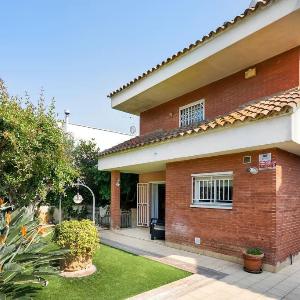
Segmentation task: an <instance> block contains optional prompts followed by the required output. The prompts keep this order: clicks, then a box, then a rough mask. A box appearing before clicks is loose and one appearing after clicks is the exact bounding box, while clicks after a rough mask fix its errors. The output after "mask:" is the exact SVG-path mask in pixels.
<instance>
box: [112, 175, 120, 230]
mask: <svg viewBox="0 0 300 300" xmlns="http://www.w3.org/2000/svg"><path fill="white" fill-rule="evenodd" d="M119 182H120V172H119V171H112V172H111V201H110V223H111V228H112V229H119V228H120V225H121V211H120V187H119V186H118V183H119Z"/></svg>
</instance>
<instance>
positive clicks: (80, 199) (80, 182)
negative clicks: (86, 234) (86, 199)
mask: <svg viewBox="0 0 300 300" xmlns="http://www.w3.org/2000/svg"><path fill="white" fill-rule="evenodd" d="M75 186H76V187H77V189H78V188H79V187H80V186H82V187H85V188H86V189H88V190H89V191H90V193H91V194H92V197H93V212H92V219H93V223H95V210H96V209H95V206H96V199H95V194H94V192H93V191H92V190H91V189H90V188H89V187H88V186H87V185H86V184H84V183H83V182H82V181H80V179H79V178H78V179H77V182H76V183H75ZM73 200H74V202H75V203H77V204H78V203H81V202H82V201H83V198H82V196H81V195H80V194H79V193H77V195H75V196H74V198H73Z"/></svg>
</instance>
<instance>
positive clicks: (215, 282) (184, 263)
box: [100, 228, 300, 300]
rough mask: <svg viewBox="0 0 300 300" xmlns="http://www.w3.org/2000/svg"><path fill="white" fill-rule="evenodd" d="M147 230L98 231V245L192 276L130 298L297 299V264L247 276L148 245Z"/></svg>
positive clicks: (223, 264)
mask: <svg viewBox="0 0 300 300" xmlns="http://www.w3.org/2000/svg"><path fill="white" fill-rule="evenodd" d="M147 233H148V229H147V228H132V229H120V230H101V232H100V234H101V241H102V243H103V244H106V245H110V246H112V247H115V248H119V249H122V250H124V251H127V252H130V253H133V254H136V255H141V256H144V257H146V258H148V259H152V260H156V261H159V262H161V263H164V264H168V265H171V266H174V267H177V268H180V269H184V270H186V271H189V272H191V273H193V275H191V276H189V277H187V278H185V279H182V280H179V281H175V282H173V283H171V284H167V285H165V286H162V287H159V288H157V289H154V290H151V291H149V292H146V293H143V294H140V295H137V296H135V297H133V299H135V300H146V299H161V300H172V299H182V300H184V299H220V300H221V299H230V300H231V299H232V300H233V299H251V300H252V299H253V300H254V299H265V300H269V299H293V300H296V299H299V297H300V281H299V280H300V260H298V261H296V262H295V263H294V264H293V265H290V266H288V267H287V268H285V269H283V270H281V271H279V272H278V273H276V274H274V273H269V272H266V271H265V272H263V273H262V274H250V273H246V272H244V271H243V270H242V266H241V265H239V264H236V263H233V262H228V261H224V260H221V259H217V258H212V257H208V256H205V255H199V254H195V253H191V252H187V251H183V250H178V249H174V248H171V247H168V246H166V244H165V243H164V242H163V241H157V240H155V241H151V240H150V239H149V236H148V234H147Z"/></svg>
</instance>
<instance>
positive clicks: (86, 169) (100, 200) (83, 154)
mask: <svg viewBox="0 0 300 300" xmlns="http://www.w3.org/2000/svg"><path fill="white" fill-rule="evenodd" d="M99 153H100V149H99V147H98V146H97V145H96V143H95V142H94V141H93V140H91V141H82V140H81V141H79V142H78V143H76V144H75V146H74V149H73V156H74V161H75V165H76V168H77V169H78V170H79V174H80V179H81V180H83V181H84V182H85V184H86V185H87V186H89V187H90V188H91V189H92V191H93V193H94V194H95V198H96V206H105V205H107V204H109V202H110V172H106V171H99V170H98V159H99ZM100 159H101V158H100ZM137 182H138V175H136V174H121V203H122V208H126V209H128V208H131V207H135V206H136V184H137ZM79 192H80V194H81V195H82V196H83V198H84V204H92V195H91V193H90V192H89V191H87V190H86V189H84V188H80V191H79ZM75 193H76V188H74V187H69V188H68V189H66V197H65V198H64V199H63V208H64V210H65V211H66V212H67V213H68V214H69V216H71V217H72V214H73V213H74V217H75V215H76V213H75V212H74V211H73V206H74V203H73V196H74V195H75ZM53 200H54V201H53ZM50 202H51V203H52V204H54V205H56V206H57V205H58V197H57V196H54V197H52V201H50ZM81 217H82V216H81Z"/></svg>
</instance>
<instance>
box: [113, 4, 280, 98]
mask: <svg viewBox="0 0 300 300" xmlns="http://www.w3.org/2000/svg"><path fill="white" fill-rule="evenodd" d="M273 1H274V0H260V1H258V2H257V3H256V5H255V6H253V7H250V8H247V9H246V10H245V11H244V12H243V13H242V14H240V15H238V16H236V17H235V18H234V19H233V20H231V21H227V22H224V24H223V25H222V26H219V27H218V28H217V29H215V30H213V31H211V32H210V33H209V34H207V35H205V36H203V37H202V38H201V39H200V40H197V41H196V42H194V43H192V44H190V45H189V46H188V47H186V48H184V49H183V50H181V51H178V52H177V53H175V54H173V55H172V56H171V57H168V58H167V59H165V60H164V61H162V62H161V63H159V64H157V65H156V66H155V67H153V68H151V69H149V70H147V71H146V72H144V73H143V74H141V75H139V76H137V77H136V78H134V79H133V80H131V81H130V82H128V83H126V84H124V85H122V86H121V87H120V88H118V89H116V90H115V91H112V92H111V93H110V94H108V95H107V97H112V96H114V95H116V94H118V93H119V92H121V91H122V90H124V89H126V88H128V87H129V86H131V85H133V84H134V83H136V82H137V81H139V80H141V79H143V78H145V77H147V76H148V75H149V74H151V73H153V72H155V71H156V70H158V69H160V68H161V67H163V66H164V65H166V64H168V63H170V62H172V61H173V60H175V59H177V58H178V57H180V56H182V55H184V54H186V53H187V52H190V51H191V50H194V49H195V48H196V47H198V46H200V45H201V44H203V43H204V42H207V41H208V40H209V39H211V38H212V37H214V36H216V35H217V34H219V33H221V32H223V31H225V30H226V29H228V28H230V27H231V26H233V25H235V24H236V23H237V22H238V21H240V20H242V19H245V18H246V17H248V16H249V15H251V14H253V13H254V12H256V11H257V10H259V9H261V8H263V7H265V6H267V5H268V4H270V3H271V2H273Z"/></svg>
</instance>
